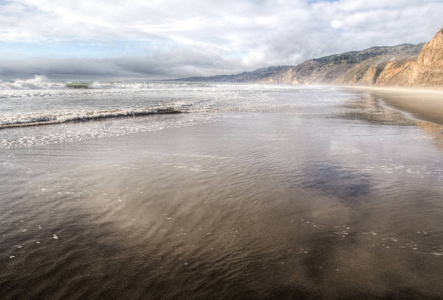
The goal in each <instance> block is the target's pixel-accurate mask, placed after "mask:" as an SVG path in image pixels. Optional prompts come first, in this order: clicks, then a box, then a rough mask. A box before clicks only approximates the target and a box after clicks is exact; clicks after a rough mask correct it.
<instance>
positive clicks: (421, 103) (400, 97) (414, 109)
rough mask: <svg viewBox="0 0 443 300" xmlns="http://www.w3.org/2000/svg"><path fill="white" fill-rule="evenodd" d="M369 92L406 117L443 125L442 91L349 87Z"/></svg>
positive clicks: (439, 89)
mask: <svg viewBox="0 0 443 300" xmlns="http://www.w3.org/2000/svg"><path fill="white" fill-rule="evenodd" d="M349 88H351V89H356V90H363V91H368V92H370V93H371V94H372V95H373V96H374V97H378V98H380V99H382V101H383V102H384V103H385V104H386V105H388V106H389V107H391V108H394V109H398V110H399V111H401V112H404V113H406V114H408V117H410V118H414V119H418V120H423V121H428V122H432V123H435V124H439V125H443V114H442V111H443V89H441V88H437V87H435V88H426V87H422V88H414V87H410V88H404V87H403V88H395V87H349Z"/></svg>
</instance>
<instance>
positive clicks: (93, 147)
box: [0, 93, 443, 300]
mask: <svg viewBox="0 0 443 300" xmlns="http://www.w3.org/2000/svg"><path fill="white" fill-rule="evenodd" d="M344 96H346V97H347V98H346V99H348V100H346V101H343V102H332V103H330V104H329V105H326V104H324V103H322V105H318V106H315V104H316V103H315V101H312V102H307V104H304V106H303V107H300V108H296V109H293V110H289V109H287V108H286V109H284V111H281V110H283V109H281V110H277V109H274V110H272V111H271V110H270V109H268V110H267V111H264V112H230V113H226V114H225V117H224V118H223V119H220V121H217V122H212V123H208V124H200V125H197V126H189V127H181V128H167V129H165V130H162V131H152V132H142V133H135V134H129V135H123V136H118V137H109V138H103V139H95V140H94V139H89V140H84V141H77V142H72V143H60V144H51V145H44V146H40V147H34V148H23V149H4V151H2V153H0V155H1V156H0V158H1V162H2V167H1V168H0V178H1V179H2V180H1V181H0V189H1V190H2V191H3V193H4V194H3V198H2V205H1V206H0V215H1V216H2V218H1V219H0V230H1V232H0V233H1V234H0V252H1V254H2V256H1V257H0V298H2V299H37V298H40V299H86V298H89V299H242V300H244V299H438V298H441V297H442V296H443V286H442V285H441V274H442V273H443V260H442V258H443V225H442V222H441V220H442V219H443V203H442V201H441V199H442V197H443V188H442V186H443V185H442V184H441V183H442V181H443V174H442V166H443V162H442V161H443V156H442V152H441V151H442V148H439V147H436V145H435V142H439V141H430V139H429V138H428V136H427V133H426V131H424V130H422V129H421V127H420V126H417V125H416V124H415V122H411V121H410V120H408V119H406V118H405V117H404V116H403V115H402V114H401V113H398V112H395V111H389V110H387V109H386V108H384V107H381V106H379V105H378V101H376V100H375V97H372V96H370V97H366V96H364V95H363V96H362V95H357V96H356V95H354V94H347V95H344ZM282 97H285V98H289V97H293V98H294V99H297V97H299V95H298V94H297V93H295V94H284V95H283V96H282ZM314 99H315V98H314ZM315 100H316V101H318V99H315ZM165 117H167V118H172V119H177V120H182V119H181V118H188V117H189V118H192V117H193V116H192V115H191V114H189V115H170V116H153V117H151V118H149V119H148V118H145V119H143V118H144V117H141V118H139V119H137V121H140V120H145V121H146V122H153V121H154V120H156V119H164V118H165ZM121 122H122V120H118V119H114V120H109V121H106V124H109V125H110V124H113V123H115V124H121ZM92 125H94V123H90V124H82V126H92ZM59 126H61V127H60V128H61V129H62V130H68V129H69V128H72V126H78V124H64V125H59ZM20 130H22V131H23V132H25V131H30V130H34V129H33V128H24V129H20ZM4 132H8V131H4ZM440 143H441V141H440Z"/></svg>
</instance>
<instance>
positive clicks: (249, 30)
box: [0, 0, 443, 80]
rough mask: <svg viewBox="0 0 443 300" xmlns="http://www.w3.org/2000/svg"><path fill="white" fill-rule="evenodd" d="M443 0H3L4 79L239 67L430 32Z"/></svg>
mask: <svg viewBox="0 0 443 300" xmlns="http://www.w3.org/2000/svg"><path fill="white" fill-rule="evenodd" d="M442 16H443V0H371V1H370V0H329V1H324V0H149V1H143V0H132V1H131V0H75V1H73V0H57V1H54V0H0V79H2V78H31V77H33V76H34V75H36V74H38V75H45V76H47V77H49V78H78V79H82V78H85V79H87V78H144V79H154V80H155V79H172V78H181V77H187V76H209V75H217V74H236V73H239V72H243V71H252V70H255V69H258V68H263V67H269V66H279V65H296V64H298V63H301V62H303V61H305V60H306V59H309V58H316V57H322V56H325V55H331V54H335V53H341V52H346V51H354V50H363V49H366V48H369V47H372V46H392V45H398V44H403V43H413V44H416V43H420V42H426V41H429V40H430V39H431V38H432V37H433V36H434V35H435V34H436V33H437V32H438V31H439V30H440V29H441V28H442V27H443V18H442Z"/></svg>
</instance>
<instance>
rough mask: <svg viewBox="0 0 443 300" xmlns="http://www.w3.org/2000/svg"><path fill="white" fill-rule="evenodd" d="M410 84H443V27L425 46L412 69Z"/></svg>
mask: <svg viewBox="0 0 443 300" xmlns="http://www.w3.org/2000/svg"><path fill="white" fill-rule="evenodd" d="M410 85H416V86H441V85H443V28H442V29H441V30H440V31H439V32H438V33H437V34H436V35H435V36H434V38H433V39H432V40H431V41H430V42H429V43H426V44H425V45H424V46H423V50H422V51H421V52H420V55H419V56H418V58H417V61H416V62H415V65H414V67H413V69H412V74H411V76H410Z"/></svg>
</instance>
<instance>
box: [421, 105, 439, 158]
mask: <svg viewBox="0 0 443 300" xmlns="http://www.w3.org/2000/svg"><path fill="white" fill-rule="evenodd" d="M442 113H443V112H442ZM415 122H416V124H417V125H418V126H419V127H420V128H421V129H423V130H424V132H425V133H426V135H427V136H429V137H430V138H431V140H432V141H433V142H434V144H435V146H437V148H438V149H440V150H443V126H442V125H438V124H434V123H429V122H425V121H415Z"/></svg>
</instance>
